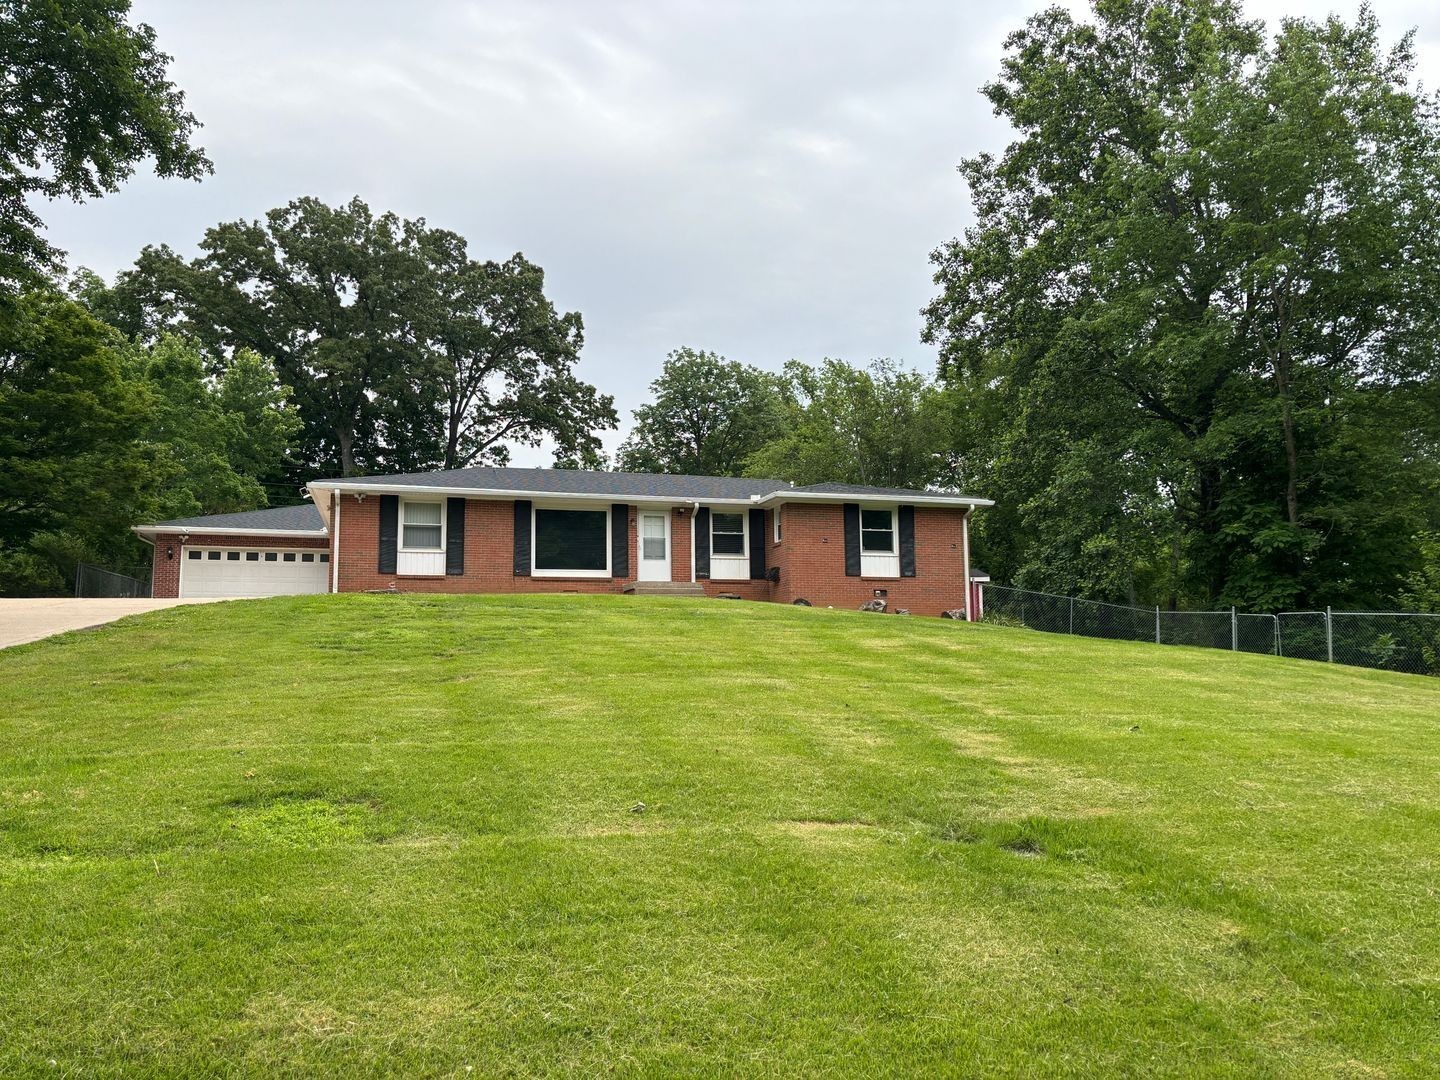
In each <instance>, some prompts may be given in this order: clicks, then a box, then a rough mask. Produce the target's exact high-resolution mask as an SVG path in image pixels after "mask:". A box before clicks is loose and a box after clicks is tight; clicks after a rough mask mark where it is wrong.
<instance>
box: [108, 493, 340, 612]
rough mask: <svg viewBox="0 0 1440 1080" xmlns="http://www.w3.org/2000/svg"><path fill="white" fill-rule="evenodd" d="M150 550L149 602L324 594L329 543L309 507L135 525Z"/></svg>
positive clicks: (316, 513)
mask: <svg viewBox="0 0 1440 1080" xmlns="http://www.w3.org/2000/svg"><path fill="white" fill-rule="evenodd" d="M135 534H136V535H137V536H139V537H140V538H141V539H142V540H144V541H145V542H146V543H148V544H150V545H151V546H153V547H154V549H155V555H154V560H153V564H152V567H153V568H152V576H151V591H150V595H151V596H157V597H164V596H179V597H192V596H193V597H209V596H287V595H292V594H295V593H323V592H329V591H330V586H331V583H332V582H331V577H330V571H331V566H330V537H329V534H328V533H327V532H326V531H325V523H324V522H323V521H322V520H321V519H320V512H319V511H318V510H316V509H315V507H314V505H312V504H311V503H302V504H300V505H298V506H277V507H273V508H271V509H269V510H245V511H242V512H240V513H235V514H208V515H206V516H204V517H193V518H178V519H175V520H173V521H158V522H156V523H155V524H153V525H138V526H136V527H135Z"/></svg>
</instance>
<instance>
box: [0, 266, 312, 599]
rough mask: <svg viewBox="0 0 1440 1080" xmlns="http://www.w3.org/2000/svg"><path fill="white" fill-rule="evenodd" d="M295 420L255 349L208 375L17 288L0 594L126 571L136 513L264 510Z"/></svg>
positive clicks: (4, 377)
mask: <svg viewBox="0 0 1440 1080" xmlns="http://www.w3.org/2000/svg"><path fill="white" fill-rule="evenodd" d="M297 427H298V421H297V419H296V417H295V415H294V409H293V408H292V407H291V406H290V405H289V403H288V398H287V391H286V388H284V387H282V386H280V385H279V384H278V382H277V380H276V378H275V373H274V370H273V369H272V368H271V367H270V365H269V364H267V363H266V362H265V361H263V360H261V359H260V358H259V357H257V356H255V355H254V354H252V353H245V352H241V353H237V354H236V356H235V357H234V359H233V361H231V362H230V363H229V364H228V365H227V367H226V369H225V370H224V371H223V372H222V373H221V374H220V375H219V376H218V377H212V376H210V375H209V374H207V372H206V370H205V366H204V362H203V359H202V357H201V354H200V352H199V350H198V349H197V348H196V347H195V346H194V345H193V344H191V343H189V342H186V341H184V340H182V339H179V338H176V337H164V338H161V339H160V340H159V341H158V342H156V344H155V345H154V346H153V347H148V348H142V347H139V346H136V345H134V344H131V343H128V342H126V341H125V340H124V338H123V337H122V336H121V335H120V334H119V333H118V332H117V331H115V330H114V329H113V328H112V327H109V326H106V325H105V324H104V323H101V322H100V321H99V320H97V319H96V318H95V317H94V316H93V315H92V314H90V313H89V312H88V311H87V310H86V309H85V308H84V307H83V306H81V305H80V304H78V303H76V302H75V301H73V300H70V299H67V298H65V297H63V296H61V295H59V294H58V293H55V292H53V291H51V292H47V291H26V292H22V293H20V294H18V296H17V297H16V298H15V299H14V301H13V302H12V303H11V304H10V305H8V306H6V307H5V308H3V309H0V593H3V594H7V595H15V594H17V593H55V592H59V591H62V590H63V589H65V588H67V587H68V586H69V583H70V581H71V580H72V579H73V575H74V569H75V564H76V562H78V561H80V560H89V561H97V562H101V563H104V564H107V565H112V566H113V565H118V566H123V567H126V568H129V567H131V566H133V565H135V564H136V563H138V562H140V561H142V559H141V552H140V547H139V544H138V542H137V541H135V540H134V538H133V537H132V536H131V535H130V526H132V525H134V524H136V523H137V522H140V521H145V520H161V519H164V518H167V517H179V516H184V515H187V514H194V513H219V512H224V511H228V510H248V509H251V508H254V507H257V506H264V505H265V503H266V501H267V500H266V496H265V491H264V488H263V486H262V485H263V484H264V483H265V482H267V480H268V479H269V478H272V477H274V476H276V475H278V473H279V472H280V470H281V468H282V466H283V463H284V460H285V455H286V453H287V451H288V449H289V447H290V444H291V441H292V439H293V438H294V436H295V433H296V430H297Z"/></svg>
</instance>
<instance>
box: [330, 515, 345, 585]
mask: <svg viewBox="0 0 1440 1080" xmlns="http://www.w3.org/2000/svg"><path fill="white" fill-rule="evenodd" d="M330 498H331V503H330V506H331V511H332V512H331V514H330V591H331V592H332V593H338V592H339V591H340V503H341V502H343V501H344V500H343V499H342V498H341V497H340V492H338V491H332V492H330Z"/></svg>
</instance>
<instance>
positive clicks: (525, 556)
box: [515, 499, 530, 577]
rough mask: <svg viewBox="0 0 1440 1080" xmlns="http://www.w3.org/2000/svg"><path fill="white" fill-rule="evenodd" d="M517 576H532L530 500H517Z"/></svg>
mask: <svg viewBox="0 0 1440 1080" xmlns="http://www.w3.org/2000/svg"><path fill="white" fill-rule="evenodd" d="M515 576H516V577H529V576H530V500H529V499H516V500H515Z"/></svg>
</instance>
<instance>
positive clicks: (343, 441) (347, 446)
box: [335, 428, 357, 476]
mask: <svg viewBox="0 0 1440 1080" xmlns="http://www.w3.org/2000/svg"><path fill="white" fill-rule="evenodd" d="M335 441H336V442H338V443H339V444H340V475H341V476H354V475H355V473H356V471H357V470H356V468H355V436H354V434H353V433H352V432H351V431H350V430H349V429H348V428H346V429H342V430H340V431H338V432H336V434H335Z"/></svg>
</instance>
